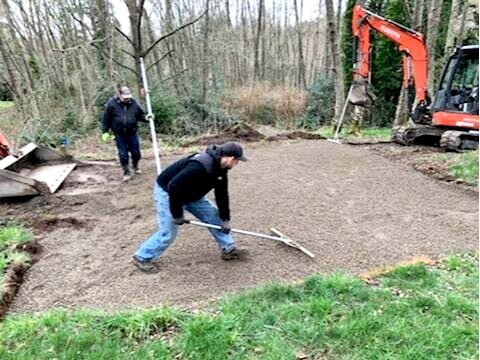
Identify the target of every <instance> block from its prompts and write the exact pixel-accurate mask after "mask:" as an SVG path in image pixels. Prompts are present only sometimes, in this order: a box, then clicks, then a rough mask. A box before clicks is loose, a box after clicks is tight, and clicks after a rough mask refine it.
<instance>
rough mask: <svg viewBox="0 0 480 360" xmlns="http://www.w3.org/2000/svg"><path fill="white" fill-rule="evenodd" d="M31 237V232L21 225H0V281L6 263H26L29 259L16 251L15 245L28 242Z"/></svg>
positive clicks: (2, 278) (23, 253) (2, 279)
mask: <svg viewBox="0 0 480 360" xmlns="http://www.w3.org/2000/svg"><path fill="white" fill-rule="evenodd" d="M32 239H33V236H32V234H31V233H29V232H28V231H27V230H26V229H25V228H23V227H21V226H18V225H11V226H0V283H3V281H4V277H5V273H6V271H7V268H8V264H10V263H13V262H17V263H26V262H28V261H29V260H30V257H29V255H28V254H27V253H25V252H21V251H18V250H17V247H19V246H21V245H24V244H26V243H28V242H29V241H31V240H32ZM0 294H1V291H0Z"/></svg>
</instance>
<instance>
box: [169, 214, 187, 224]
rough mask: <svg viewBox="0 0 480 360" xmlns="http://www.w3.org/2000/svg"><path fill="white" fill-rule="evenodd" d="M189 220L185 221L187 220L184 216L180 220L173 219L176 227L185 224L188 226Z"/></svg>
mask: <svg viewBox="0 0 480 360" xmlns="http://www.w3.org/2000/svg"><path fill="white" fill-rule="evenodd" d="M188 222H189V221H188V220H185V218H184V217H183V216H182V217H179V218H173V219H172V223H174V224H175V225H183V224H188Z"/></svg>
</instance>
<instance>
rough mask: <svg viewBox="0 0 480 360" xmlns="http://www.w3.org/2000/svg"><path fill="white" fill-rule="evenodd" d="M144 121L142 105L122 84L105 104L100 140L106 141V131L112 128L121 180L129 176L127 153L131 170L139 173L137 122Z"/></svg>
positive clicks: (107, 138)
mask: <svg viewBox="0 0 480 360" xmlns="http://www.w3.org/2000/svg"><path fill="white" fill-rule="evenodd" d="M139 121H142V122H146V120H145V114H144V112H143V109H142V107H141V106H140V105H139V104H138V103H137V102H136V101H135V99H133V98H132V94H131V92H130V89H129V88H128V87H126V86H122V87H120V88H119V89H118V94H117V95H116V96H114V97H112V98H111V99H110V100H109V101H108V102H107V105H106V106H105V111H104V113H103V121H102V140H103V141H108V140H109V139H110V135H109V134H108V131H109V130H110V129H112V131H113V133H114V134H115V142H116V144H117V149H118V157H119V159H120V165H122V168H123V181H128V180H130V178H131V172H130V168H129V166H128V153H130V154H131V156H132V165H133V171H134V172H135V173H136V174H140V173H141V171H140V169H139V167H138V162H139V161H140V158H141V154H140V142H139V140H138V135H137V128H138V122H139Z"/></svg>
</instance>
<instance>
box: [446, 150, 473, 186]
mask: <svg viewBox="0 0 480 360" xmlns="http://www.w3.org/2000/svg"><path fill="white" fill-rule="evenodd" d="M449 172H450V174H452V175H453V176H454V177H455V178H457V179H459V180H461V181H464V182H466V183H468V184H471V185H478V150H477V151H469V152H467V153H463V154H460V155H459V157H458V158H457V159H456V160H455V163H454V164H453V165H451V166H450V168H449Z"/></svg>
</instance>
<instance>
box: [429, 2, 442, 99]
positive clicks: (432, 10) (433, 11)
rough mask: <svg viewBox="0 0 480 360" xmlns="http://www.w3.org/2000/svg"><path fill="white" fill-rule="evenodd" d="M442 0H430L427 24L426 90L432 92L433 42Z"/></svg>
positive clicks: (433, 69)
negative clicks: (427, 59)
mask: <svg viewBox="0 0 480 360" xmlns="http://www.w3.org/2000/svg"><path fill="white" fill-rule="evenodd" d="M442 4H443V0H430V6H429V12H428V24H427V50H428V58H429V63H430V64H429V67H428V92H429V93H430V94H433V92H434V88H435V82H436V79H435V77H436V72H435V43H436V41H437V35H438V28H439V24H440V14H441V11H442Z"/></svg>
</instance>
